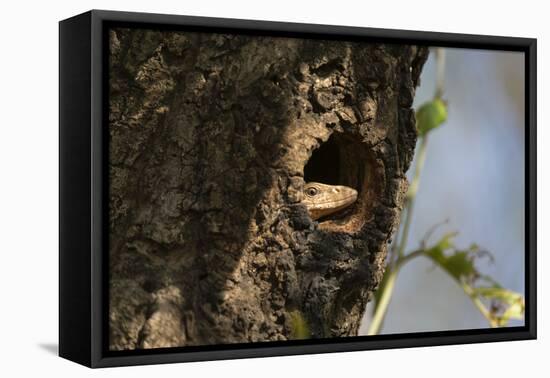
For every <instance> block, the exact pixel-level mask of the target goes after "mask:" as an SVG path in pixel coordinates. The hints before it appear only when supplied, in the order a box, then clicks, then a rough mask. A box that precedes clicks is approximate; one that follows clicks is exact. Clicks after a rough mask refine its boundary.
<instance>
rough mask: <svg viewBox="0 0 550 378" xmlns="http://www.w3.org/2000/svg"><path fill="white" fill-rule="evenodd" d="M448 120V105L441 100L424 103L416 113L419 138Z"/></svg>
mask: <svg viewBox="0 0 550 378" xmlns="http://www.w3.org/2000/svg"><path fill="white" fill-rule="evenodd" d="M446 120H447V105H446V104H445V102H443V100H441V99H440V98H436V99H434V100H432V101H429V102H426V103H424V104H423V105H422V106H421V107H420V108H419V109H418V111H417V112H416V127H417V129H418V135H419V136H425V135H426V134H428V133H429V132H430V131H432V130H433V129H435V128H437V127H439V126H440V125H441V124H442V123H443V122H445V121H446Z"/></svg>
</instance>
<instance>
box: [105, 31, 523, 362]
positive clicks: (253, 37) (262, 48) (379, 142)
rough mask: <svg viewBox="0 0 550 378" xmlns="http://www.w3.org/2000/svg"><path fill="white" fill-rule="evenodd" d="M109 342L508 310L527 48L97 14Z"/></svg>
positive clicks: (340, 332) (264, 338)
mask: <svg viewBox="0 0 550 378" xmlns="http://www.w3.org/2000/svg"><path fill="white" fill-rule="evenodd" d="M107 50H108V51H107V53H108V82H107V83H108V84H107V86H108V99H107V100H108V102H107V103H108V109H107V111H108V124H107V125H106V127H107V128H108V141H107V142H108V153H107V166H108V172H109V184H108V200H109V201H108V221H109V222H108V223H109V225H108V227H109V236H108V251H107V256H106V258H107V260H108V267H109V271H108V283H107V287H108V348H109V350H110V351H114V352H116V351H133V350H152V349H157V348H176V347H191V346H211V345H227V344H243V343H244V344H249V343H270V342H271V343H273V342H281V341H284V342H289V343H292V342H297V341H300V342H308V341H310V340H327V339H328V340H333V339H334V340H335V339H343V338H345V339H349V338H354V337H369V336H372V335H380V334H408V333H415V332H432V331H434V332H435V331H451V330H467V329H484V328H487V329H488V328H496V327H518V326H523V325H524V308H525V300H524V293H525V255H526V249H525V164H526V162H525V124H524V119H525V92H524V91H525V57H524V54H523V53H521V52H507V51H498V50H482V49H458V48H441V47H437V46H416V45H406V44H393V43H381V42H379V41H372V42H369V41H365V40H356V39H355V40H345V39H344V38H339V39H336V38H334V39H329V38H326V37H325V38H321V37H318V38H316V37H315V36H309V38H297V37H292V38H291V37H286V36H280V35H279V36H277V35H269V34H268V33H264V35H262V34H258V33H255V34H253V33H236V32H235V33H229V32H212V31H208V30H192V29H188V30H173V29H172V30H169V29H166V30H161V29H154V28H138V27H114V26H113V27H112V28H111V29H110V30H109V32H108V44H107Z"/></svg>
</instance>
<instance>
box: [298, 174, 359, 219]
mask: <svg viewBox="0 0 550 378" xmlns="http://www.w3.org/2000/svg"><path fill="white" fill-rule="evenodd" d="M356 200H357V190H355V189H353V188H350V187H347V186H343V185H327V184H321V183H318V182H308V183H307V184H305V185H304V199H303V200H302V203H303V204H304V205H306V207H307V209H308V212H309V215H310V216H311V218H312V219H313V220H316V219H319V218H321V217H324V216H326V215H329V214H332V213H335V212H337V211H340V210H342V209H344V208H346V207H348V206H350V205H351V204H353V203H354V202H355V201H356Z"/></svg>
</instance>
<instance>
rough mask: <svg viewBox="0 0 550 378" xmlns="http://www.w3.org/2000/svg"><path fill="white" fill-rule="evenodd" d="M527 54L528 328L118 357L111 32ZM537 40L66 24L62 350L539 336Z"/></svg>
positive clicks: (212, 356) (324, 28)
mask: <svg viewBox="0 0 550 378" xmlns="http://www.w3.org/2000/svg"><path fill="white" fill-rule="evenodd" d="M114 25H116V26H124V25H133V26H135V25H141V26H143V27H155V28H162V29H177V30H181V29H182V28H183V29H185V30H200V31H210V32H228V33H245V34H258V33H262V34H269V35H277V36H292V37H298V38H324V39H345V40H357V41H366V40H368V41H369V42H373V41H376V42H392V43H407V44H417V45H429V46H441V47H463V48H472V49H488V50H506V51H520V52H523V53H525V68H526V70H525V75H526V76H525V126H526V130H525V132H526V146H525V147H526V148H525V164H526V167H525V173H526V175H525V189H526V190H525V201H526V207H525V209H526V214H525V235H526V246H525V250H526V264H525V266H526V275H525V298H526V309H525V326H522V327H509V328H497V329H476V330H457V331H444V332H421V333H410V334H397V335H378V336H357V337H350V338H345V339H344V338H335V339H322V340H295V341H284V342H266V343H250V344H231V345H207V346H200V347H199V346H196V347H183V348H161V349H151V350H132V351H123V352H112V351H109V350H108V348H106V337H107V333H106V332H107V320H108V319H107V311H106V310H105V309H106V306H107V303H106V298H107V272H108V269H107V265H106V261H107V257H106V240H107V233H108V228H107V227H106V224H108V222H107V220H108V219H107V215H106V214H107V210H108V209H107V201H105V198H106V193H107V184H108V178H107V176H106V164H107V161H106V160H107V159H106V136H105V133H104V131H103V130H104V128H103V127H102V125H104V124H105V122H106V114H107V110H106V109H107V103H106V101H107V92H106V91H107V83H108V82H107V75H106V69H105V65H106V55H107V54H106V53H105V47H106V36H107V30H108V28H109V27H111V26H114ZM536 54H537V53H536V39H529V38H512V37H496V36H484V35H466V34H448V33H434V32H418V31H406V30H385V29H373V28H358V27H343V26H328V25H312V24H296V23H283V22H267V21H250V20H236V19H223V18H205V17H190V16H175V15H161V14H145V13H127V12H113V11H102V10H92V11H89V12H86V13H84V14H81V15H78V16H75V17H72V18H69V19H67V20H63V21H61V22H60V24H59V90H60V95H59V127H60V131H59V138H60V139H59V146H60V147H59V148H60V150H59V156H60V161H59V172H60V175H59V186H60V192H59V212H60V224H59V354H60V356H61V357H64V358H67V359H69V360H72V361H75V362H77V363H80V364H83V365H86V366H89V367H94V368H95V367H109V366H119V365H138V364H156V363H169V362H185V361H201V360H218V359H231V358H247V357H265V356H279V355H296V354H309V353H327V352H343V351H355V350H369V349H386V348H406V347H418V346H434V345H447V344H466V343H480V342H495V341H509V340H525V339H534V338H536V322H537V316H536V306H537V305H536V61H537V55H536Z"/></svg>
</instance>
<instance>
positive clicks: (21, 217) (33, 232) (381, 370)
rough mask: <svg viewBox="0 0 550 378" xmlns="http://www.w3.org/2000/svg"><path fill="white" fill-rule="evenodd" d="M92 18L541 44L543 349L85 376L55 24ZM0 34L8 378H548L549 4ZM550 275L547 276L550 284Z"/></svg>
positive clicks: (453, 350)
mask: <svg viewBox="0 0 550 378" xmlns="http://www.w3.org/2000/svg"><path fill="white" fill-rule="evenodd" d="M91 8H97V9H112V10H131V11H144V12H158V13H175V14H188V15H201V16H218V17H233V18H248V19H263V20H277V21H294V22H310V23H325V24H339V25H353V26H371V27H382V28H394V29H411V30H427V31H440V32H460V33H476V34H493V35H511V36H524V37H536V38H538V39H539V59H538V65H539V72H538V74H539V81H538V84H539V85H538V88H539V90H538V96H539V98H538V104H539V116H538V123H539V130H538V134H539V154H538V159H539V185H538V192H539V217H538V218H539V281H538V285H539V297H538V303H539V322H540V324H539V340H537V341H523V342H506V343H496V344H480V345H459V346H447V347H436V348H414V349H402V350H390V351H370V352H354V353H337V354H324V355H310V356H294V357H278V358H267V359H249V360H234V361H217V362H207V363H190V364H173V365H164V366H145V367H133V368H116V369H108V370H95V371H92V370H88V369H85V368H82V367H80V366H78V365H76V364H73V363H71V362H68V361H65V360H62V359H60V358H58V357H56V356H55V348H56V346H55V345H56V343H57V262H58V260H57V247H58V237H57V222H58V215H57V205H58V202H57V195H58V169H57V164H58V157H57V151H58V129H57V80H58V76H57V63H58V60H57V57H58V42H57V37H58V34H57V33H58V26H57V21H59V20H61V19H63V18H67V17H70V16H73V15H75V14H77V13H81V12H83V11H86V10H88V9H91ZM1 14H2V16H3V17H2V22H1V23H0V28H1V30H0V51H1V55H0V74H1V76H0V96H1V98H0V100H1V101H0V104H1V107H0V109H1V110H2V122H1V125H0V172H1V173H2V180H1V181H0V222H1V224H0V230H1V235H2V241H3V243H2V247H1V249H0V250H1V252H2V255H1V256H2V257H1V258H2V260H1V261H0V298H1V303H2V304H1V311H0V325H1V328H0V335H1V342H0V375H2V376H3V377H19V376H21V377H23V376H38V375H41V376H42V375H45V376H53V375H55V376H56V377H65V376H67V377H80V376H100V375H101V376H109V377H115V376H116V377H125V376H129V377H130V376H131V377H150V376H152V375H154V376H163V377H181V376H198V375H200V376H203V377H205V376H217V377H224V378H227V377H233V376H235V377H248V376H250V377H256V376H258V375H261V376H264V377H281V376H287V375H289V376H298V377H300V376H304V375H306V374H307V376H310V377H311V376H335V375H338V376H347V375H354V376H357V375H360V376H377V377H380V376H386V375H389V376H417V375H418V376H423V377H438V378H439V377H441V376H445V377H465V376H466V377H467V376H498V377H512V376H519V375H521V376H523V375H526V376H529V375H534V376H544V372H546V373H547V372H548V371H549V370H550V369H549V368H548V361H547V356H548V350H549V348H550V342H549V341H548V338H549V337H550V328H549V327H548V326H547V324H545V322H544V316H545V314H547V313H548V301H545V300H543V295H544V293H545V292H546V291H547V290H548V286H549V282H550V280H549V279H548V278H546V277H545V275H544V272H545V270H547V269H548V264H547V258H546V256H545V255H544V252H545V251H546V250H548V248H549V247H550V239H549V238H548V232H547V229H548V227H549V226H550V223H549V221H548V220H547V219H546V218H545V217H544V215H543V214H546V213H548V212H550V201H548V199H547V197H545V196H544V194H545V193H548V192H550V175H549V174H548V173H547V171H546V169H545V167H546V164H547V163H549V162H550V152H547V151H548V150H546V151H545V150H544V149H543V148H542V147H543V146H545V145H546V144H547V143H548V142H549V141H550V140H549V139H550V135H548V134H549V132H548V129H547V128H546V127H545V125H546V121H547V119H548V117H547V114H548V113H547V112H545V110H546V109H544V105H545V103H548V88H549V84H550V83H549V76H548V74H547V71H546V70H545V66H548V64H549V61H548V49H549V47H550V45H549V43H548V41H549V39H550V31H549V30H550V29H548V25H547V15H548V11H547V10H546V9H545V6H544V2H542V1H529V0H524V1H521V2H518V1H514V2H510V1H499V2H494V3H490V2H486V3H485V2H481V1H479V0H477V1H470V0H461V1H455V2H449V3H445V2H442V1H440V0H439V1H423V0H414V1H407V0H402V1H364V0H363V1H357V2H352V1H344V0H340V1H337V2H321V1H319V0H318V1H295V0H294V1H291V0H278V1H273V2H255V3H253V2H251V1H246V0H232V1H227V0H226V1H223V0H220V1H213V0H203V1H193V2H185V1H181V0H179V1H161V0H157V1H143V0H133V1H116V0H112V1H105V0H96V1H87V0H85V1H79V2H67V3H66V4H64V3H63V2H58V3H53V2H39V1H35V2H31V1H18V2H4V3H3V4H2V5H1ZM549 274H550V273H549Z"/></svg>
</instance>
